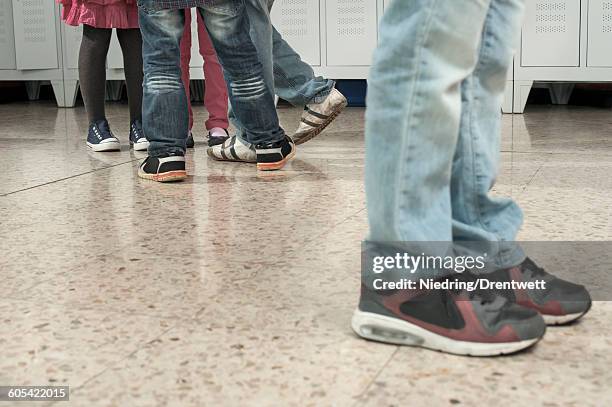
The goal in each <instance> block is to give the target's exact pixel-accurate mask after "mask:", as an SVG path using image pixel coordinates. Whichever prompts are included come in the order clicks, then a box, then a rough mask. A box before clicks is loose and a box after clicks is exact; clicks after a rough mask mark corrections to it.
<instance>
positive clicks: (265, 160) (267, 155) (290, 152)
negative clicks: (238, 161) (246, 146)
mask: <svg viewBox="0 0 612 407" xmlns="http://www.w3.org/2000/svg"><path fill="white" fill-rule="evenodd" d="M255 152H256V153H257V169H258V170H261V171H274V170H280V169H281V168H283V167H284V166H285V164H287V161H289V160H290V159H292V158H293V156H294V155H295V143H293V140H291V137H289V136H285V138H284V139H283V140H281V141H278V142H276V143H265V144H258V145H256V146H255Z"/></svg>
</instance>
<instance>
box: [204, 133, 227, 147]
mask: <svg viewBox="0 0 612 407" xmlns="http://www.w3.org/2000/svg"><path fill="white" fill-rule="evenodd" d="M223 131H225V134H226V136H222V137H219V136H213V135H211V134H210V132H208V147H212V146H218V145H219V144H223V143H225V140H227V139H228V138H229V133H228V132H227V129H223Z"/></svg>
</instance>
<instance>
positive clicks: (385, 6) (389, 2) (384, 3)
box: [383, 0, 393, 9]
mask: <svg viewBox="0 0 612 407" xmlns="http://www.w3.org/2000/svg"><path fill="white" fill-rule="evenodd" d="M392 1H393V0H383V7H384V8H385V9H387V7H389V5H390V4H391V2H392Z"/></svg>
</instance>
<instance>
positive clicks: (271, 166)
mask: <svg viewBox="0 0 612 407" xmlns="http://www.w3.org/2000/svg"><path fill="white" fill-rule="evenodd" d="M294 156H295V148H294V149H293V151H292V152H291V153H289V155H288V156H287V157H285V158H283V159H282V160H281V161H277V162H275V163H257V169H258V170H259V171H277V170H280V169H281V168H283V167H284V166H285V164H287V162H288V161H289V160H291V159H292V158H293V157H294Z"/></svg>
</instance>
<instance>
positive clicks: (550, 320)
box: [540, 302, 593, 326]
mask: <svg viewBox="0 0 612 407" xmlns="http://www.w3.org/2000/svg"><path fill="white" fill-rule="evenodd" d="M592 306H593V303H592V302H591V303H589V307H588V308H587V309H586V310H584V311H582V312H577V313H574V314H566V315H550V314H548V315H547V314H542V313H541V314H540V315H542V318H544V322H546V325H553V326H554V325H566V324H570V323H572V322H574V321H576V320H577V319H580V318H582V317H583V316H584V315H586V313H587V312H589V311H590V310H591V307H592Z"/></svg>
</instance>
